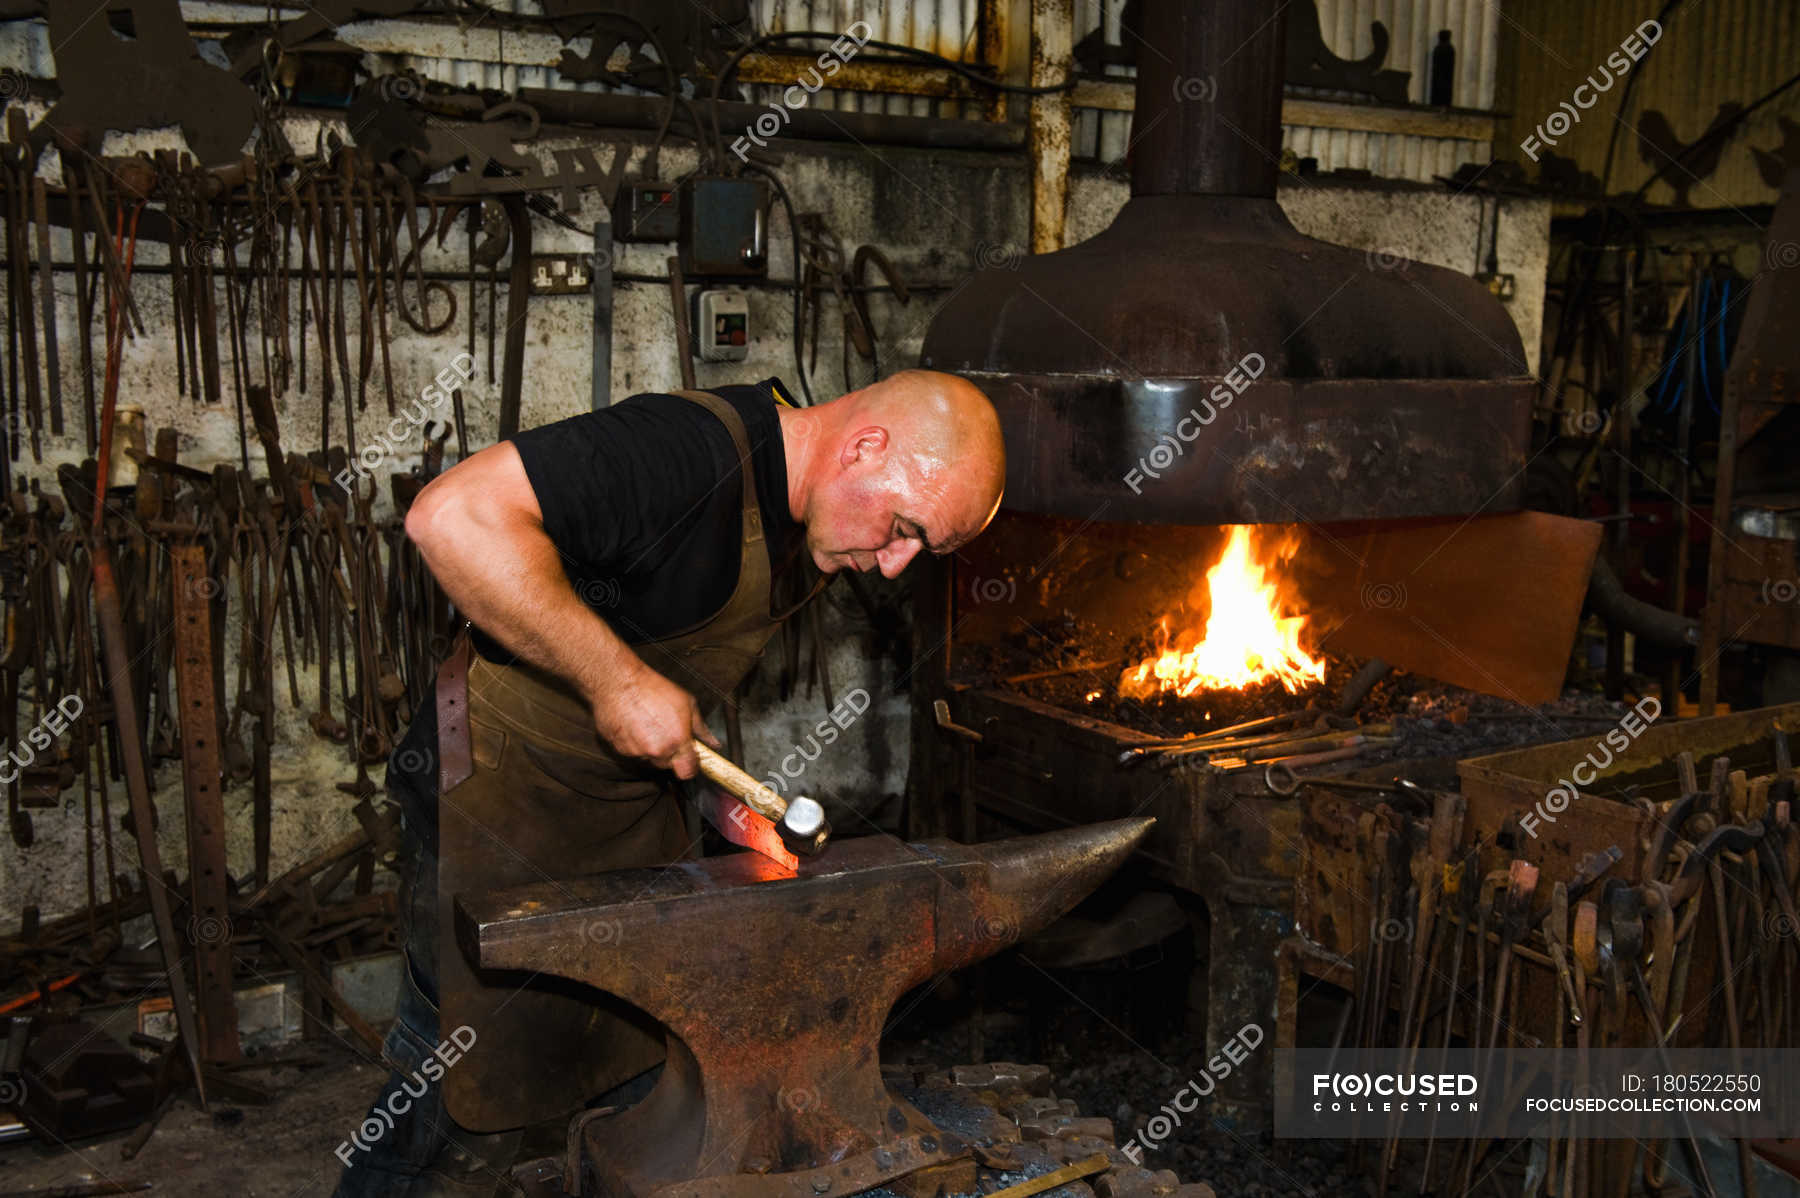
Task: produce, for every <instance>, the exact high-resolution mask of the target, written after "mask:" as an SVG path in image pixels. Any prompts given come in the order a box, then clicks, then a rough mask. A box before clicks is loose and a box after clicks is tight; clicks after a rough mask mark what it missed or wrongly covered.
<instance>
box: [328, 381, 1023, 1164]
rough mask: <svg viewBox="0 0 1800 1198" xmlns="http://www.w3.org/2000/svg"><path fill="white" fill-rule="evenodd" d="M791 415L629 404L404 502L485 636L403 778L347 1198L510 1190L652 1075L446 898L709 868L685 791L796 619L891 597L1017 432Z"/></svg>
mask: <svg viewBox="0 0 1800 1198" xmlns="http://www.w3.org/2000/svg"><path fill="white" fill-rule="evenodd" d="M787 395H788V392H787V391H786V389H785V388H784V387H783V386H782V384H781V383H780V382H779V381H778V380H776V379H767V380H764V381H763V382H761V383H758V384H755V385H754V386H739V387H724V388H720V389H719V390H718V391H717V392H716V393H707V392H679V393H675V394H654V395H637V396H633V397H631V398H630V399H628V400H625V401H623V402H621V403H619V404H615V405H614V406H612V407H610V408H607V409H605V410H603V411H600V412H593V413H588V414H585V415H581V416H576V417H573V418H571V419H568V420H564V421H561V422H559V423H556V424H550V425H545V426H543V427H541V428H536V429H531V430H528V431H526V432H523V433H520V434H518V435H517V436H515V437H514V438H512V439H511V440H510V441H506V442H503V443H501V444H499V445H495V446H493V447H491V448H489V449H485V450H482V451H481V452H480V453H477V454H474V455H473V456H471V457H470V458H469V459H468V460H467V461H465V462H462V463H460V464H458V465H457V466H456V467H454V468H453V469H451V470H449V471H446V472H445V473H444V474H443V475H442V476H441V477H439V478H438V479H437V480H435V481H434V482H432V483H431V484H430V485H429V486H427V487H426V488H425V489H424V490H423V491H422V492H421V493H420V494H419V496H418V498H417V499H416V500H415V501H414V503H413V506H412V508H411V510H410V511H409V512H408V514H407V518H406V531H407V535H408V536H409V537H410V538H411V539H412V541H413V543H414V544H415V545H417V546H418V549H419V551H420V553H421V554H422V555H423V557H424V559H425V561H426V563H427V564H428V565H429V566H430V568H431V570H432V572H433V574H434V575H435V576H436V577H437V580H438V582H439V584H440V585H442V587H443V588H444V590H445V592H446V593H447V594H448V595H449V596H450V598H451V599H452V600H453V601H454V602H455V604H456V607H457V610H458V611H459V612H460V613H461V614H462V615H464V616H465V617H467V618H468V620H469V621H470V623H471V625H472V627H471V629H470V632H469V635H467V636H465V637H464V638H462V639H461V640H460V641H459V643H458V646H457V650H456V652H454V653H453V654H452V656H451V659H450V661H449V662H447V663H446V665H445V667H444V670H443V672H442V673H440V675H439V678H438V687H437V703H436V706H435V709H434V710H431V711H423V712H420V713H418V716H417V718H416V719H415V721H414V723H413V725H412V726H411V727H410V728H409V730H408V732H407V735H406V738H405V739H404V740H403V741H402V742H401V743H400V745H399V746H398V747H397V748H396V750H395V752H394V755H393V758H392V759H391V761H390V763H389V767H388V786H389V790H390V792H391V793H392V794H393V795H394V797H395V798H396V799H397V800H398V801H399V803H400V806H401V809H402V812H403V814H404V819H405V827H406V832H407V840H408V842H409V849H410V850H411V851H412V855H411V861H412V865H411V867H410V868H411V877H410V879H409V883H408V887H407V895H406V907H407V912H408V921H407V922H408V927H407V946H406V947H407V952H406V959H407V970H406V978H405V985H404V986H403V987H402V993H401V998H400V1002H399V1012H398V1014H399V1018H398V1019H397V1020H396V1021H395V1025H394V1028H393V1029H392V1030H391V1031H390V1032H389V1034H388V1038H387V1042H386V1044H385V1046H384V1047H385V1054H386V1057H387V1059H388V1062H389V1063H390V1065H392V1067H393V1075H392V1077H390V1078H389V1081H388V1084H387V1086H386V1087H385V1088H384V1090H383V1092H382V1094H381V1096H380V1097H379V1098H378V1099H377V1100H376V1103H375V1106H374V1108H372V1110H371V1112H370V1115H369V1118H372V1119H375V1120H376V1121H377V1122H378V1123H379V1124H381V1125H382V1126H384V1127H387V1128H389V1129H390V1130H389V1131H388V1133H387V1134H386V1135H385V1136H382V1137H379V1139H378V1141H377V1142H375V1143H373V1144H354V1143H349V1142H347V1143H346V1145H345V1146H344V1147H343V1149H342V1150H340V1154H339V1155H340V1159H342V1160H343V1161H344V1164H345V1169H344V1172H343V1175H342V1177H341V1178H340V1181H339V1183H338V1189H337V1194H338V1195H339V1196H340V1198H357V1196H360V1195H365V1194H367V1195H374V1194H382V1195H396V1194H398V1195H412V1196H414V1198H421V1196H423V1195H444V1194H457V1195H483V1196H485V1195H490V1194H493V1193H495V1192H496V1189H497V1187H499V1185H500V1184H501V1181H502V1178H503V1175H504V1172H505V1167H506V1164H507V1163H508V1162H509V1161H510V1159H511V1156H512V1154H513V1152H514V1151H515V1150H516V1149H517V1146H518V1143H519V1140H520V1137H521V1133H522V1129H523V1128H524V1127H526V1126H527V1125H529V1124H532V1123H537V1122H541V1121H544V1120H549V1119H556V1118H560V1117H563V1116H566V1115H568V1114H570V1113H572V1112H573V1111H574V1110H576V1109H578V1108H579V1107H580V1106H581V1105H582V1104H583V1103H584V1102H587V1101H588V1100H590V1099H593V1098H594V1097H595V1096H597V1095H600V1094H603V1093H607V1092H608V1091H614V1093H613V1095H612V1097H613V1098H614V1099H616V1098H617V1097H618V1092H617V1091H616V1090H614V1088H615V1087H619V1086H621V1084H622V1083H626V1082H628V1081H629V1080H630V1079H632V1078H635V1077H640V1075H642V1074H643V1073H644V1072H645V1071H646V1070H648V1069H649V1068H651V1067H652V1066H653V1065H654V1064H655V1063H656V1062H657V1061H659V1060H660V1059H661V1056H662V1043H661V1036H660V1032H659V1031H658V1029H657V1028H655V1027H654V1025H649V1024H647V1023H646V1021H645V1020H644V1019H643V1017H642V1016H641V1015H640V1014H639V1013H637V1012H635V1011H633V1010H631V1009H629V1008H624V1009H620V1008H616V1007H608V1006H606V1005H604V1002H603V1001H602V999H603V996H598V995H596V994H594V993H592V992H586V993H572V992H571V988H570V987H567V986H565V985H562V984H560V983H557V982H554V981H550V982H545V981H541V980H539V979H535V978H532V977H529V976H524V975H507V974H495V973H489V972H483V971H478V970H475V969H473V968H471V967H470V965H469V964H468V962H467V961H466V959H465V958H464V957H463V955H462V953H461V952H459V951H458V950H457V948H456V946H455V944H454V942H453V940H452V939H451V929H452V923H451V911H452V900H453V897H454V896H455V895H456V894H458V893H464V892H474V891H480V890H489V889H494V888H497V887H504V886H515V885H521V884H525V883H530V882H541V881H546V880H551V879H557V878H564V877H571V876H576V875H580V874H586V873H593V872H595V871H597V870H602V869H616V868H624V867H628V866H633V865H648V864H657V863H661V862H666V861H673V860H676V859H678V858H680V857H682V856H686V855H689V854H691V852H692V851H693V847H694V845H695V844H696V843H697V839H698V830H697V829H690V828H688V827H687V826H686V824H685V823H684V821H683V816H682V810H681V806H680V804H679V802H678V797H677V788H676V779H691V778H693V777H694V775H695V774H696V772H697V768H698V763H697V761H696V759H695V755H694V751H693V741H694V740H695V739H696V738H698V739H701V740H705V741H708V742H710V743H713V744H717V741H716V739H715V738H714V737H713V735H712V733H711V731H710V730H709V729H708V727H707V724H706V713H707V712H708V711H709V710H711V709H713V708H714V707H716V706H717V705H718V704H719V703H720V702H722V701H723V700H724V699H725V698H726V697H727V696H729V695H730V694H731V692H732V691H733V690H734V689H735V688H736V686H737V684H738V683H739V682H740V681H741V680H742V679H743V677H744V676H745V675H746V674H747V673H748V672H749V670H750V668H751V666H753V665H754V664H755V661H756V659H757V657H758V656H759V655H760V654H761V652H762V650H763V647H764V645H766V644H767V642H768V640H769V638H770V637H771V636H772V635H773V633H774V631H775V629H776V628H778V627H779V626H780V624H781V622H782V621H783V620H784V619H786V618H787V617H788V616H790V615H792V614H793V612H794V611H796V610H797V609H798V608H799V607H800V606H801V605H802V604H803V603H804V602H805V601H806V600H807V599H810V598H811V597H812V596H813V595H814V594H816V593H817V591H818V589H819V588H820V586H821V585H823V583H824V582H825V581H826V580H828V579H829V577H830V576H831V575H833V574H836V573H838V572H840V571H843V570H856V571H879V572H880V573H881V574H882V575H883V576H885V577H888V578H893V577H896V576H898V575H899V573H900V572H901V571H902V570H904V569H905V568H906V566H907V563H909V562H910V561H912V559H913V558H914V557H916V556H917V555H918V554H919V552H920V551H921V550H923V551H925V552H928V553H939V554H942V553H948V552H950V551H952V550H954V549H956V548H957V547H958V546H961V545H963V544H964V543H966V542H967V541H969V540H970V539H971V538H972V537H974V536H975V535H976V534H978V533H979V532H980V531H981V530H982V529H983V528H984V527H986V525H987V523H988V521H989V520H990V519H991V518H992V517H993V514H994V511H995V510H996V509H997V508H998V507H999V503H1000V492H1001V485H1002V482H1003V480H1004V478H1005V473H1006V463H1005V452H1004V448H1003V446H1002V443H1001V437H1000V427H999V421H998V419H997V417H996V416H995V413H994V409H993V407H992V405H991V404H990V403H989V402H988V400H987V398H986V397H985V396H984V395H982V394H981V392H980V391H979V390H977V389H976V388H975V387H974V386H973V385H971V384H970V383H968V382H967V381H966V380H963V379H960V378H957V377H955V376H953V375H946V374H939V373H936V372H933V371H924V370H909V371H903V372H901V373H899V374H896V375H894V376H893V377H891V378H888V379H885V380H883V381H882V382H879V383H876V384H874V385H872V386H869V387H865V388H863V389H862V390H860V391H854V392H851V393H850V394H848V395H844V396H840V397H839V398H838V399H835V400H833V401H832V402H830V403H826V404H820V405H818V406H816V407H810V408H806V407H796V406H794V405H793V404H791V403H790V402H789V400H788V399H787ZM446 1058H449V1061H447V1060H446ZM450 1061H453V1062H454V1063H453V1064H452V1063H449V1062H450ZM364 1126H365V1127H368V1126H370V1124H369V1123H368V1119H365V1120H364Z"/></svg>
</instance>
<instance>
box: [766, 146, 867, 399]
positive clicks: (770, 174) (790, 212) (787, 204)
mask: <svg viewBox="0 0 1800 1198" xmlns="http://www.w3.org/2000/svg"><path fill="white" fill-rule="evenodd" d="M744 169H745V170H749V171H755V172H756V173H757V174H759V175H761V176H762V177H763V178H765V179H767V180H768V181H769V182H770V183H771V184H772V185H773V186H774V188H775V194H776V195H778V196H780V197H781V206H782V208H783V209H785V210H786V212H787V218H788V232H789V234H791V235H792V236H793V238H794V337H793V344H794V371H795V373H796V374H798V375H799V376H800V393H801V394H802V395H803V396H805V397H806V406H807V407H809V408H810V407H812V406H813V403H814V400H813V393H812V387H811V385H810V384H808V383H807V381H806V362H805V355H804V354H803V353H802V352H801V349H800V221H799V218H798V217H796V216H795V215H794V201H793V200H792V199H790V198H789V197H788V190H787V187H786V186H785V185H784V184H783V183H782V182H781V176H779V175H777V174H776V173H775V172H774V171H772V170H770V169H769V168H767V167H765V166H762V165H760V164H758V163H755V162H746V163H744ZM847 381H848V380H846V382H847Z"/></svg>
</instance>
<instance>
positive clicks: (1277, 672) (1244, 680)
mask: <svg viewBox="0 0 1800 1198" xmlns="http://www.w3.org/2000/svg"><path fill="white" fill-rule="evenodd" d="M1253 541H1254V538H1253V533H1252V529H1251V527H1250V526H1249V525H1246V524H1238V525H1233V526H1232V529H1231V538H1230V540H1228V541H1227V542H1226V544H1225V551H1224V552H1223V553H1221V554H1220V555H1219V560H1218V561H1217V562H1215V563H1214V564H1213V567H1212V569H1210V570H1208V571H1207V572H1206V591H1207V598H1208V599H1210V601H1211V604H1210V608H1209V609H1208V610H1209V614H1208V616H1207V620H1206V629H1205V631H1204V632H1202V633H1199V634H1197V635H1196V634H1193V633H1188V634H1186V635H1184V636H1183V637H1179V638H1178V637H1171V636H1170V635H1169V631H1168V625H1169V621H1168V618H1167V617H1164V619H1163V621H1162V623H1161V624H1160V625H1159V626H1158V629H1157V645H1158V651H1157V653H1156V654H1155V655H1154V656H1151V657H1146V658H1144V660H1142V661H1140V662H1139V663H1138V664H1137V665H1135V666H1127V667H1126V668H1125V672H1124V673H1123V674H1121V675H1120V676H1119V693H1120V694H1122V695H1124V696H1125V697H1126V698H1131V699H1144V698H1149V697H1151V696H1153V695H1155V694H1157V693H1159V692H1163V691H1172V692H1174V693H1175V694H1177V695H1180V696H1183V697H1185V696H1188V695H1192V694H1194V693H1196V692H1198V691H1202V690H1222V689H1241V688H1243V687H1247V686H1251V685H1254V684H1256V683H1259V682H1263V681H1265V680H1267V679H1270V678H1273V679H1275V680H1277V681H1278V682H1280V683H1281V685H1282V686H1283V687H1285V688H1287V690H1288V691H1289V692H1295V691H1298V690H1299V689H1300V688H1301V687H1303V686H1305V685H1306V684H1307V683H1309V682H1322V681H1324V678H1325V662H1324V660H1323V659H1321V658H1317V657H1314V656H1312V655H1311V654H1310V653H1308V652H1307V651H1306V650H1305V649H1303V648H1301V646H1300V636H1301V633H1302V632H1304V631H1305V628H1306V617H1305V616H1304V615H1283V614H1282V612H1283V609H1284V607H1285V606H1286V605H1284V603H1283V602H1282V595H1281V584H1280V582H1279V580H1278V579H1277V578H1276V576H1275V568H1276V567H1279V566H1280V565H1282V564H1283V563H1285V562H1287V561H1288V560H1289V559H1291V558H1292V557H1293V556H1294V553H1295V551H1296V550H1297V549H1298V548H1299V541H1298V539H1297V538H1296V537H1294V536H1292V535H1289V536H1287V537H1285V538H1284V539H1283V540H1282V541H1280V542H1279V543H1277V544H1275V545H1274V546H1273V547H1271V548H1270V549H1268V550H1267V551H1265V552H1264V553H1263V554H1261V555H1259V554H1258V553H1257V549H1256V546H1255V545H1254V543H1253Z"/></svg>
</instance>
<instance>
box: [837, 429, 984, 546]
mask: <svg viewBox="0 0 1800 1198" xmlns="http://www.w3.org/2000/svg"><path fill="white" fill-rule="evenodd" d="M839 465H840V469H839V470H838V471H836V472H835V473H834V474H833V475H832V476H831V477H830V478H829V479H827V480H826V481H825V483H824V484H823V485H822V486H821V487H820V488H819V489H818V491H816V492H815V493H814V495H813V499H812V504H811V508H810V510H809V511H808V512H807V519H806V544H807V549H808V550H809V551H810V552H811V553H812V558H813V562H814V564H816V565H817V566H818V567H819V569H820V570H821V571H822V572H824V573H826V574H835V573H837V572H838V571H839V570H856V571H859V572H866V571H869V570H879V571H880V572H881V574H882V576H883V577H885V578H895V577H898V576H899V574H900V572H901V571H902V570H904V569H906V566H907V563H908V562H910V561H912V559H913V558H914V557H915V556H917V555H918V553H919V552H920V550H926V551H937V552H942V551H944V550H946V549H948V548H950V547H951V546H952V544H953V543H954V542H955V541H956V540H957V538H956V537H955V534H954V531H953V529H952V528H951V524H950V520H949V514H950V513H951V512H952V511H953V510H954V509H953V507H952V504H951V500H953V499H954V496H953V495H952V494H951V493H950V491H951V488H950V487H949V486H948V485H947V484H943V483H941V482H939V481H937V480H934V478H933V477H932V473H933V472H932V471H930V470H929V469H928V468H927V469H921V468H920V464H919V463H917V462H914V461H909V460H908V459H906V458H904V457H902V456H901V455H898V454H895V453H892V452H890V447H889V445H888V444H887V442H886V440H885V438H883V437H870V438H863V439H860V440H857V441H854V442H853V443H852V445H851V446H850V447H848V448H846V449H845V451H844V452H843V454H842V455H841V457H840V461H839Z"/></svg>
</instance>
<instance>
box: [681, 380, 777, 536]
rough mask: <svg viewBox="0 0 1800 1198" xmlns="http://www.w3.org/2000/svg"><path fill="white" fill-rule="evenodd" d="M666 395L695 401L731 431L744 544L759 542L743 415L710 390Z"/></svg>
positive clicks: (758, 509) (758, 515)
mask: <svg viewBox="0 0 1800 1198" xmlns="http://www.w3.org/2000/svg"><path fill="white" fill-rule="evenodd" d="M670 394H671V395H679V396H681V398H683V399H685V400H689V401H691V402H693V403H697V404H699V405H700V406H701V407H703V408H705V409H706V410H707V411H709V412H711V413H712V414H713V415H714V416H716V417H718V420H719V423H720V424H722V425H724V426H725V431H726V432H728V433H730V434H731V443H732V445H734V446H736V448H737V455H738V473H739V475H740V476H741V478H742V482H743V487H744V544H745V545H760V544H762V541H763V526H762V503H761V502H760V501H758V499H757V498H756V474H755V472H754V471H753V470H751V468H750V434H749V432H748V431H747V430H746V429H745V428H744V418H743V417H742V416H739V415H738V410H737V409H736V408H734V407H732V406H731V404H730V403H728V402H726V401H725V400H723V399H720V398H719V397H718V396H717V395H714V394H713V393H712V392H711V391H671V392H670Z"/></svg>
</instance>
